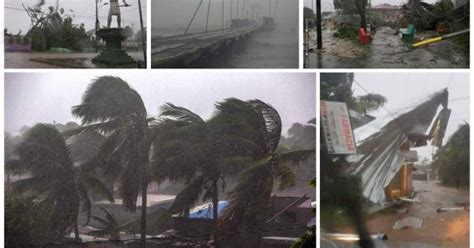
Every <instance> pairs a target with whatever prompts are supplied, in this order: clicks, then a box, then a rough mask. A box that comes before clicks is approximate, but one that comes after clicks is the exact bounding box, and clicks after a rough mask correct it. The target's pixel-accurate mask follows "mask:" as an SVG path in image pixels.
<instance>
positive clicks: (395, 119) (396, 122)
mask: <svg viewBox="0 0 474 248" xmlns="http://www.w3.org/2000/svg"><path fill="white" fill-rule="evenodd" d="M354 82H355V83H356V84H357V85H358V86H359V87H360V88H362V89H363V90H364V91H365V92H366V93H367V94H371V93H370V92H369V91H368V90H367V89H366V88H365V87H364V86H362V85H361V84H360V83H359V82H357V80H355V78H354ZM382 107H383V108H384V109H385V110H386V111H387V112H388V113H389V114H390V116H391V117H392V119H393V120H394V121H395V124H397V126H398V128H400V130H401V131H402V132H403V133H404V134H405V135H406V136H408V134H407V133H406V132H405V130H404V129H403V127H402V126H401V125H400V123H398V121H397V118H396V117H395V115H394V114H392V112H390V110H388V108H387V107H385V106H382Z"/></svg>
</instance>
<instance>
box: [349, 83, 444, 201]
mask: <svg viewBox="0 0 474 248" xmlns="http://www.w3.org/2000/svg"><path fill="white" fill-rule="evenodd" d="M447 101H448V91H447V90H441V91H438V92H436V93H435V94H433V95H431V96H429V97H428V98H427V99H424V100H423V101H422V102H421V103H418V104H415V105H410V106H409V107H406V108H403V109H401V110H399V111H393V112H391V113H389V114H387V115H386V116H385V117H383V118H377V119H376V120H374V121H372V122H370V123H368V124H366V125H364V126H361V127H359V128H357V129H355V130H354V137H355V139H356V143H357V146H358V147H357V154H356V155H355V156H354V155H353V156H349V157H348V158H346V160H347V161H350V162H351V166H350V167H349V168H348V169H347V171H346V172H347V173H349V174H352V175H356V176H359V177H360V178H361V181H362V193H363V195H364V196H365V197H366V198H367V199H368V200H370V201H371V202H375V203H381V202H384V201H385V200H386V199H385V193H384V188H385V187H386V186H387V185H388V184H389V183H390V181H391V180H392V178H393V177H394V176H395V174H396V173H397V172H398V170H400V168H401V166H402V165H403V163H404V162H406V158H407V155H409V153H408V152H404V151H402V150H401V149H400V147H401V146H402V145H403V144H405V143H406V142H407V141H408V140H409V137H408V134H425V133H427V131H428V129H429V127H430V126H431V124H432V123H433V121H434V119H435V118H436V115H437V113H438V110H439V107H440V105H443V106H444V108H447ZM426 138H429V136H426Z"/></svg>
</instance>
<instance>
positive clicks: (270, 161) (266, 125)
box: [218, 100, 315, 247]
mask: <svg viewBox="0 0 474 248" xmlns="http://www.w3.org/2000/svg"><path fill="white" fill-rule="evenodd" d="M236 109H239V110H241V111H235V110H236ZM218 110H219V111H220V112H219V116H222V118H224V119H227V120H237V121H236V122H232V124H230V125H231V126H233V127H234V129H233V131H234V133H233V134H234V135H236V136H239V137H240V138H242V139H245V140H249V141H250V142H252V143H254V144H257V145H258V149H254V150H253V152H252V153H251V154H250V156H251V157H252V159H253V162H252V163H250V164H249V165H248V166H247V167H246V169H245V170H243V171H242V172H241V173H240V175H239V183H238V185H237V186H236V188H235V189H234V190H232V191H231V193H230V195H229V201H230V205H229V206H228V207H227V208H226V209H224V216H223V219H224V220H223V221H224V223H223V225H224V230H225V231H237V232H238V233H240V237H241V238H242V239H241V240H245V244H241V245H243V246H245V247H258V246H259V243H260V240H261V236H262V233H261V231H262V229H263V225H264V223H265V220H266V217H267V216H266V213H267V212H268V208H269V207H270V205H271V201H270V200H271V193H272V190H273V187H274V185H275V184H276V183H278V185H279V188H280V189H284V188H287V187H290V186H292V185H294V180H295V175H294V172H293V167H294V166H296V165H298V164H299V163H301V162H303V161H306V160H307V159H309V158H310V157H312V156H314V153H315V151H314V150H300V151H293V152H288V153H279V152H277V147H278V144H279V140H280V136H281V129H282V124H281V119H280V116H279V114H278V112H277V111H276V110H275V109H274V108H273V107H272V106H270V105H268V104H266V103H264V102H262V101H260V100H252V101H248V102H242V101H240V102H239V101H232V102H224V103H221V104H218ZM239 129H240V130H245V131H243V132H242V131H239ZM230 130H232V129H230ZM237 236H239V235H237V234H236V236H234V238H236V237H237Z"/></svg>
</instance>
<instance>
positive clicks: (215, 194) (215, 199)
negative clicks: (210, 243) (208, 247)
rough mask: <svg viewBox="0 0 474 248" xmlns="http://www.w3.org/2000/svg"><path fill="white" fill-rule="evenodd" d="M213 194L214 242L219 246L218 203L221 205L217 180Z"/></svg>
mask: <svg viewBox="0 0 474 248" xmlns="http://www.w3.org/2000/svg"><path fill="white" fill-rule="evenodd" d="M212 187H213V190H212V191H213V194H212V219H213V220H214V244H215V247H216V248H217V241H218V240H217V233H218V231H219V219H218V213H219V212H218V211H219V208H218V205H219V189H218V187H217V180H216V181H215V182H214V184H213V186H212Z"/></svg>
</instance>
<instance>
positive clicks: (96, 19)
mask: <svg viewBox="0 0 474 248" xmlns="http://www.w3.org/2000/svg"><path fill="white" fill-rule="evenodd" d="M97 31H99V0H95V52H96V53H97V52H98V51H99V49H98V47H97V46H98V44H99V43H98V42H97Z"/></svg>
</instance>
